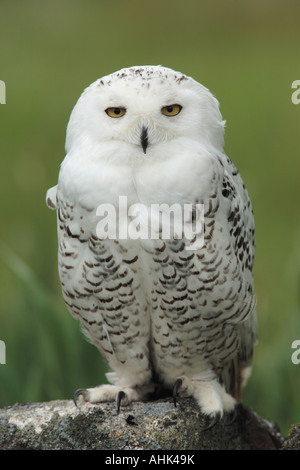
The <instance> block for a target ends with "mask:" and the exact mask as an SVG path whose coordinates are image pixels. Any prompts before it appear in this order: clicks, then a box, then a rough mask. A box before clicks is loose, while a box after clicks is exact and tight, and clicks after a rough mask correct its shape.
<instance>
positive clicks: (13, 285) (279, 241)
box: [0, 0, 300, 433]
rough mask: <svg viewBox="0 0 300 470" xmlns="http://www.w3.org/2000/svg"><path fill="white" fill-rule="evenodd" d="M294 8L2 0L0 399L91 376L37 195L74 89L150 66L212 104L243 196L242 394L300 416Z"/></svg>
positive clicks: (282, 419) (96, 376)
mask: <svg viewBox="0 0 300 470" xmlns="http://www.w3.org/2000/svg"><path fill="white" fill-rule="evenodd" d="M299 18H300V3H299V1H298V0H295V1H291V0H285V1H284V2H283V1H276V0H269V1H266V0H260V1H257V0H248V1H245V0H235V1H233V0H214V1H209V0H207V1H199V0H198V1H197V0H185V1H184V2H183V1H177V0H151V1H150V2H143V1H138V0H131V1H126V0H123V1H121V0H114V1H108V0H106V1H105V0H102V1H92V0H85V1H83V0H72V1H71V0H69V1H68V0H52V1H51V2H50V1H37V0H26V1H24V0H23V1H21V0H10V1H8V0H1V1H0V79H1V80H4V81H5V83H6V104H5V105H0V152H1V164H0V174H1V185H0V191H1V195H0V200H1V221H0V227H1V228H0V230H1V235H0V242H1V244H0V249H1V252H0V259H1V268H0V278H1V283H0V298H1V311H0V339H1V340H3V341H5V343H6V365H0V406H2V407H3V406H7V405H11V404H13V403H15V402H19V403H23V402H27V401H44V400H52V399H58V398H70V397H71V396H72V394H73V391H74V390H75V389H77V388H79V387H86V386H92V385H97V384H99V383H101V382H103V380H104V372H105V370H106V366H105V364H104V362H103V361H102V359H101V358H100V356H99V354H98V353H97V350H96V349H95V348H94V346H92V345H90V344H89V343H88V342H87V341H86V340H85V339H84V337H83V335H82V333H81V332H80V328H79V325H78V323H77V322H76V321H75V320H74V319H72V317H71V316H70V315H69V313H68V312H67V310H66V308H65V306H64V303H63V300H62V296H61V291H60V285H59V280H58V275H57V258H56V256H57V255H56V250H57V246H56V220H55V213H54V212H51V211H49V210H48V209H47V207H46V205H45V193H46V190H47V189H48V188H49V187H50V186H53V185H55V184H56V182H57V175H58V171H59V165H60V163H61V161H62V160H63V158H64V139H65V129H66V125H67V122H68V118H69V115H70V112H71V110H72V108H73V106H74V104H75V102H76V101H77V99H78V97H79V95H80V93H81V92H82V90H83V89H84V88H85V87H86V86H87V85H89V84H90V83H91V82H93V81H94V80H96V79H97V78H99V77H101V76H102V75H106V74H108V73H111V72H113V71H115V70H118V69H120V68H122V67H126V66H131V65H145V64H162V65H165V66H168V67H171V68H173V69H176V70H180V71H182V72H184V73H186V74H188V75H191V76H193V77H194V78H195V79H196V80H198V81H200V82H201V83H203V84H204V85H205V86H207V87H208V88H209V89H210V90H211V91H212V92H213V93H214V95H215V96H216V97H217V98H218V100H219V101H220V103H221V112H222V114H223V118H224V119H226V120H227V128H226V135H225V150H226V152H227V154H228V155H229V157H230V158H231V159H232V160H233V161H234V162H235V164H236V165H237V166H238V168H239V170H240V172H241V174H242V176H243V179H244V181H245V183H246V186H247V188H248V190H249V193H250V196H251V199H252V202H253V206H254V213H255V218H256V231H257V252H256V253H257V255H256V265H255V284H256V293H257V299H258V303H257V310H258V320H259V344H258V346H257V347H256V351H255V352H256V354H255V361H254V368H253V373H252V377H251V379H250V381H249V383H248V386H247V387H246V389H245V391H244V394H243V401H244V402H245V403H246V404H247V405H248V406H250V407H252V408H253V409H254V410H256V411H257V412H258V413H260V414H261V415H262V416H265V417H267V418H270V419H272V420H275V421H277V422H278V423H279V425H280V427H281V430H282V432H284V433H287V430H288V428H289V426H290V425H291V424H292V423H294V422H297V421H300V399H299V396H300V364H299V365H298V366H297V365H295V364H293V363H292V361H291V354H292V352H293V350H292V349H291V344H292V342H293V341H294V340H295V339H300V312H299V310H300V217H299V195H300V158H299V157H300V155H299V124H300V105H298V106H297V105H294V104H292V101H291V95H292V89H291V84H292V82H293V81H294V80H297V79H298V80H299V79H300V62H299V58H300V57H299V55H300V54H299V44H300V28H299Z"/></svg>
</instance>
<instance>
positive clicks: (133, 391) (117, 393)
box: [73, 384, 154, 413]
mask: <svg viewBox="0 0 300 470" xmlns="http://www.w3.org/2000/svg"><path fill="white" fill-rule="evenodd" d="M153 391H154V386H153V385H151V384H150V385H141V386H136V387H121V386H117V385H100V386H99V387H95V388H80V389H78V390H76V392H75V393H74V396H73V401H74V403H75V405H76V406H78V399H79V398H80V399H81V400H82V401H84V402H89V403H102V402H107V401H116V404H117V412H118V413H119V411H120V407H121V405H124V406H126V405H129V403H131V402H133V401H142V400H144V399H145V398H146V397H147V395H148V394H149V393H151V392H153Z"/></svg>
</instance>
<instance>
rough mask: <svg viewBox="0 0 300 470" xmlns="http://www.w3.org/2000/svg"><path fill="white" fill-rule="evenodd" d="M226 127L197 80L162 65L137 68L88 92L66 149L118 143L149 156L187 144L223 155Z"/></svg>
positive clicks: (79, 106) (75, 114)
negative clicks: (166, 146) (176, 142)
mask: <svg viewBox="0 0 300 470" xmlns="http://www.w3.org/2000/svg"><path fill="white" fill-rule="evenodd" d="M224 125H225V121H223V120H222V116H221V113H220V111H219V103H218V101H217V100H216V98H215V97H214V96H213V95H212V94H211V93H210V91H209V90H208V89H207V88H205V87H204V86H203V85H201V84H200V83H198V82H196V81H195V80H194V79H193V78H191V77H188V76H186V75H184V74H182V73H180V72H175V71H174V70H171V69H169V68H166V67H162V66H135V67H130V68H124V69H122V70H119V71H118V72H115V73H113V74H111V75H107V76H104V77H103V78H100V79H98V80H96V81H95V82H94V83H92V84H91V85H90V86H89V87H88V88H86V89H85V90H84V92H83V93H82V95H81V97H80V98H79V100H78V102H77V104H76V105H75V107H74V109H73V111H72V114H71V117H70V121H69V124H68V127H67V137H66V150H67V152H70V151H71V150H72V148H74V146H75V147H76V148H77V149H78V148H79V147H80V146H81V145H85V148H86V146H87V145H89V144H90V146H91V148H93V149H94V151H95V149H96V148H97V146H98V145H99V146H101V145H103V144H104V143H106V144H109V143H111V142H113V143H116V142H117V143H118V144H120V145H122V146H123V147H120V148H125V147H124V146H127V147H128V148H130V150H131V151H134V153H135V154H137V155H139V154H140V155H141V156H144V157H149V156H151V153H152V152H153V151H155V152H156V151H157V150H158V149H159V145H160V144H162V143H163V144H168V142H171V141H172V142H173V141H174V140H175V139H188V140H191V141H197V142H198V143H200V144H203V146H205V148H208V149H209V148H214V149H217V150H218V151H220V150H222V149H223V141H224ZM156 153H157V152H156Z"/></svg>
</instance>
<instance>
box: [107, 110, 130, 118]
mask: <svg viewBox="0 0 300 470" xmlns="http://www.w3.org/2000/svg"><path fill="white" fill-rule="evenodd" d="M105 112H106V114H107V115H108V116H109V117H111V118H120V117H122V116H124V114H125V113H126V108H107V109H106V110H105Z"/></svg>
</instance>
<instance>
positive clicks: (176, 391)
mask: <svg viewBox="0 0 300 470" xmlns="http://www.w3.org/2000/svg"><path fill="white" fill-rule="evenodd" d="M181 385H182V379H177V380H176V382H175V384H174V387H173V402H174V406H175V408H176V406H177V401H176V397H177V393H178V389H179V388H180V387H181Z"/></svg>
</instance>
